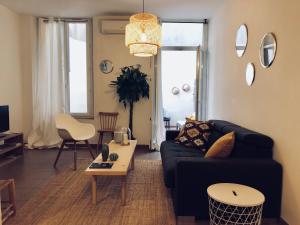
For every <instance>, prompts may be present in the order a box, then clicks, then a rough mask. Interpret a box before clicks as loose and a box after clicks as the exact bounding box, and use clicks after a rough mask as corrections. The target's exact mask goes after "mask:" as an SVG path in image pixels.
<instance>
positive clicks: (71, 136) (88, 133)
mask: <svg viewBox="0 0 300 225" xmlns="http://www.w3.org/2000/svg"><path fill="white" fill-rule="evenodd" d="M55 124H56V128H57V131H58V134H59V136H60V137H61V139H63V142H62V144H61V146H60V148H59V152H58V154H57V156H56V159H55V162H54V165H53V167H54V168H56V164H57V161H58V159H59V157H60V154H61V153H62V151H63V148H64V146H65V144H66V143H68V142H71V143H73V144H74V170H77V149H76V144H77V142H80V141H84V142H85V144H86V146H87V148H88V150H89V152H90V154H91V156H92V158H93V159H95V157H94V155H93V152H92V148H91V146H90V144H89V141H88V140H89V139H91V138H92V137H94V136H95V133H96V131H95V127H94V125H92V124H87V123H81V122H79V121H78V120H76V119H74V118H73V117H72V116H71V115H68V114H64V113H59V114H57V115H56V117H55Z"/></svg>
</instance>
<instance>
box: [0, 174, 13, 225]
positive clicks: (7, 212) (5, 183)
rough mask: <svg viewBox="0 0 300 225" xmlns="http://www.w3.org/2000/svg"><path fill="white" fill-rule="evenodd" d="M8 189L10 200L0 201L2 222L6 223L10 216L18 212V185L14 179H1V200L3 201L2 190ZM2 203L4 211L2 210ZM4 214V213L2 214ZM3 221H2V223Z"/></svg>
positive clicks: (0, 219)
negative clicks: (16, 185)
mask: <svg viewBox="0 0 300 225" xmlns="http://www.w3.org/2000/svg"><path fill="white" fill-rule="evenodd" d="M4 189H7V191H8V201H7V202H4V201H2V202H0V216H1V217H2V218H0V224H2V223H4V222H5V221H6V220H7V219H8V218H9V217H10V216H13V215H15V214H16V187H15V181H14V179H9V180H0V201H1V192H2V191H3V190H4ZM1 203H2V204H3V203H4V205H2V209H3V211H2V212H1ZM1 214H2V215H1ZM1 221H2V223H1Z"/></svg>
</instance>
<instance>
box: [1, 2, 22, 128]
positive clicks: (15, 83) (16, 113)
mask: <svg viewBox="0 0 300 225" xmlns="http://www.w3.org/2000/svg"><path fill="white" fill-rule="evenodd" d="M0 27H1V35H0V105H6V104H7V105H9V107H10V126H11V130H12V131H17V132H19V131H22V130H23V115H22V111H23V100H22V62H21V46H20V16H19V15H17V14H15V13H14V12H12V11H10V10H9V9H7V8H5V7H3V6H1V5H0Z"/></svg>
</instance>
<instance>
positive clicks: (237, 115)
mask: <svg viewBox="0 0 300 225" xmlns="http://www.w3.org/2000/svg"><path fill="white" fill-rule="evenodd" d="M299 11H300V2H299V1H298V0H289V1H281V0H264V1H260V0H252V1H241V0H227V1H226V2H225V1H223V2H222V3H221V6H220V8H219V9H218V11H217V12H216V13H215V15H214V16H213V18H212V19H211V21H210V33H209V36H210V40H209V45H210V46H209V47H210V48H209V51H210V85H209V118H215V119H224V120H228V121H232V122H235V123H237V124H240V125H242V126H245V127H247V128H250V129H253V130H256V131H259V132H262V133H265V134H267V135H269V136H271V137H272V138H273V139H274V141H275V147H274V158H275V159H276V160H278V161H279V162H280V163H281V164H282V165H283V169H284V175H283V202H282V217H283V218H284V219H285V220H286V221H287V222H288V223H289V224H293V225H297V224H300V214H299V212H300V191H299V190H300V177H299V170H300V152H299V147H300V144H299V125H300V116H299V115H300V75H299V65H300V63H299V62H300V57H299V52H300V44H299V40H300V29H299V21H300V14H299ZM242 23H246V25H247V26H248V29H249V44H248V47H247V50H246V52H245V55H244V56H243V57H242V58H238V57H237V56H236V53H235V35H236V31H237V29H238V27H239V26H240V25H241V24H242ZM266 32H273V33H275V35H276V38H277V41H278V51H277V56H276V59H275V61H274V64H273V65H272V66H271V67H270V68H269V69H263V68H262V67H261V66H260V62H259V56H258V55H259V46H260V41H261V39H262V37H263V35H264V34H265V33H266ZM248 62H253V63H254V64H255V66H256V78H255V82H254V84H253V86H252V87H248V86H247V85H246V82H245V68H246V64H247V63H248ZM266 179H267V178H266Z"/></svg>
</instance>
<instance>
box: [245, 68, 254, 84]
mask: <svg viewBox="0 0 300 225" xmlns="http://www.w3.org/2000/svg"><path fill="white" fill-rule="evenodd" d="M254 78H255V67H254V64H253V63H248V64H247V67H246V83H247V85H248V86H249V87H250V86H251V85H252V84H253V82H254Z"/></svg>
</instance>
